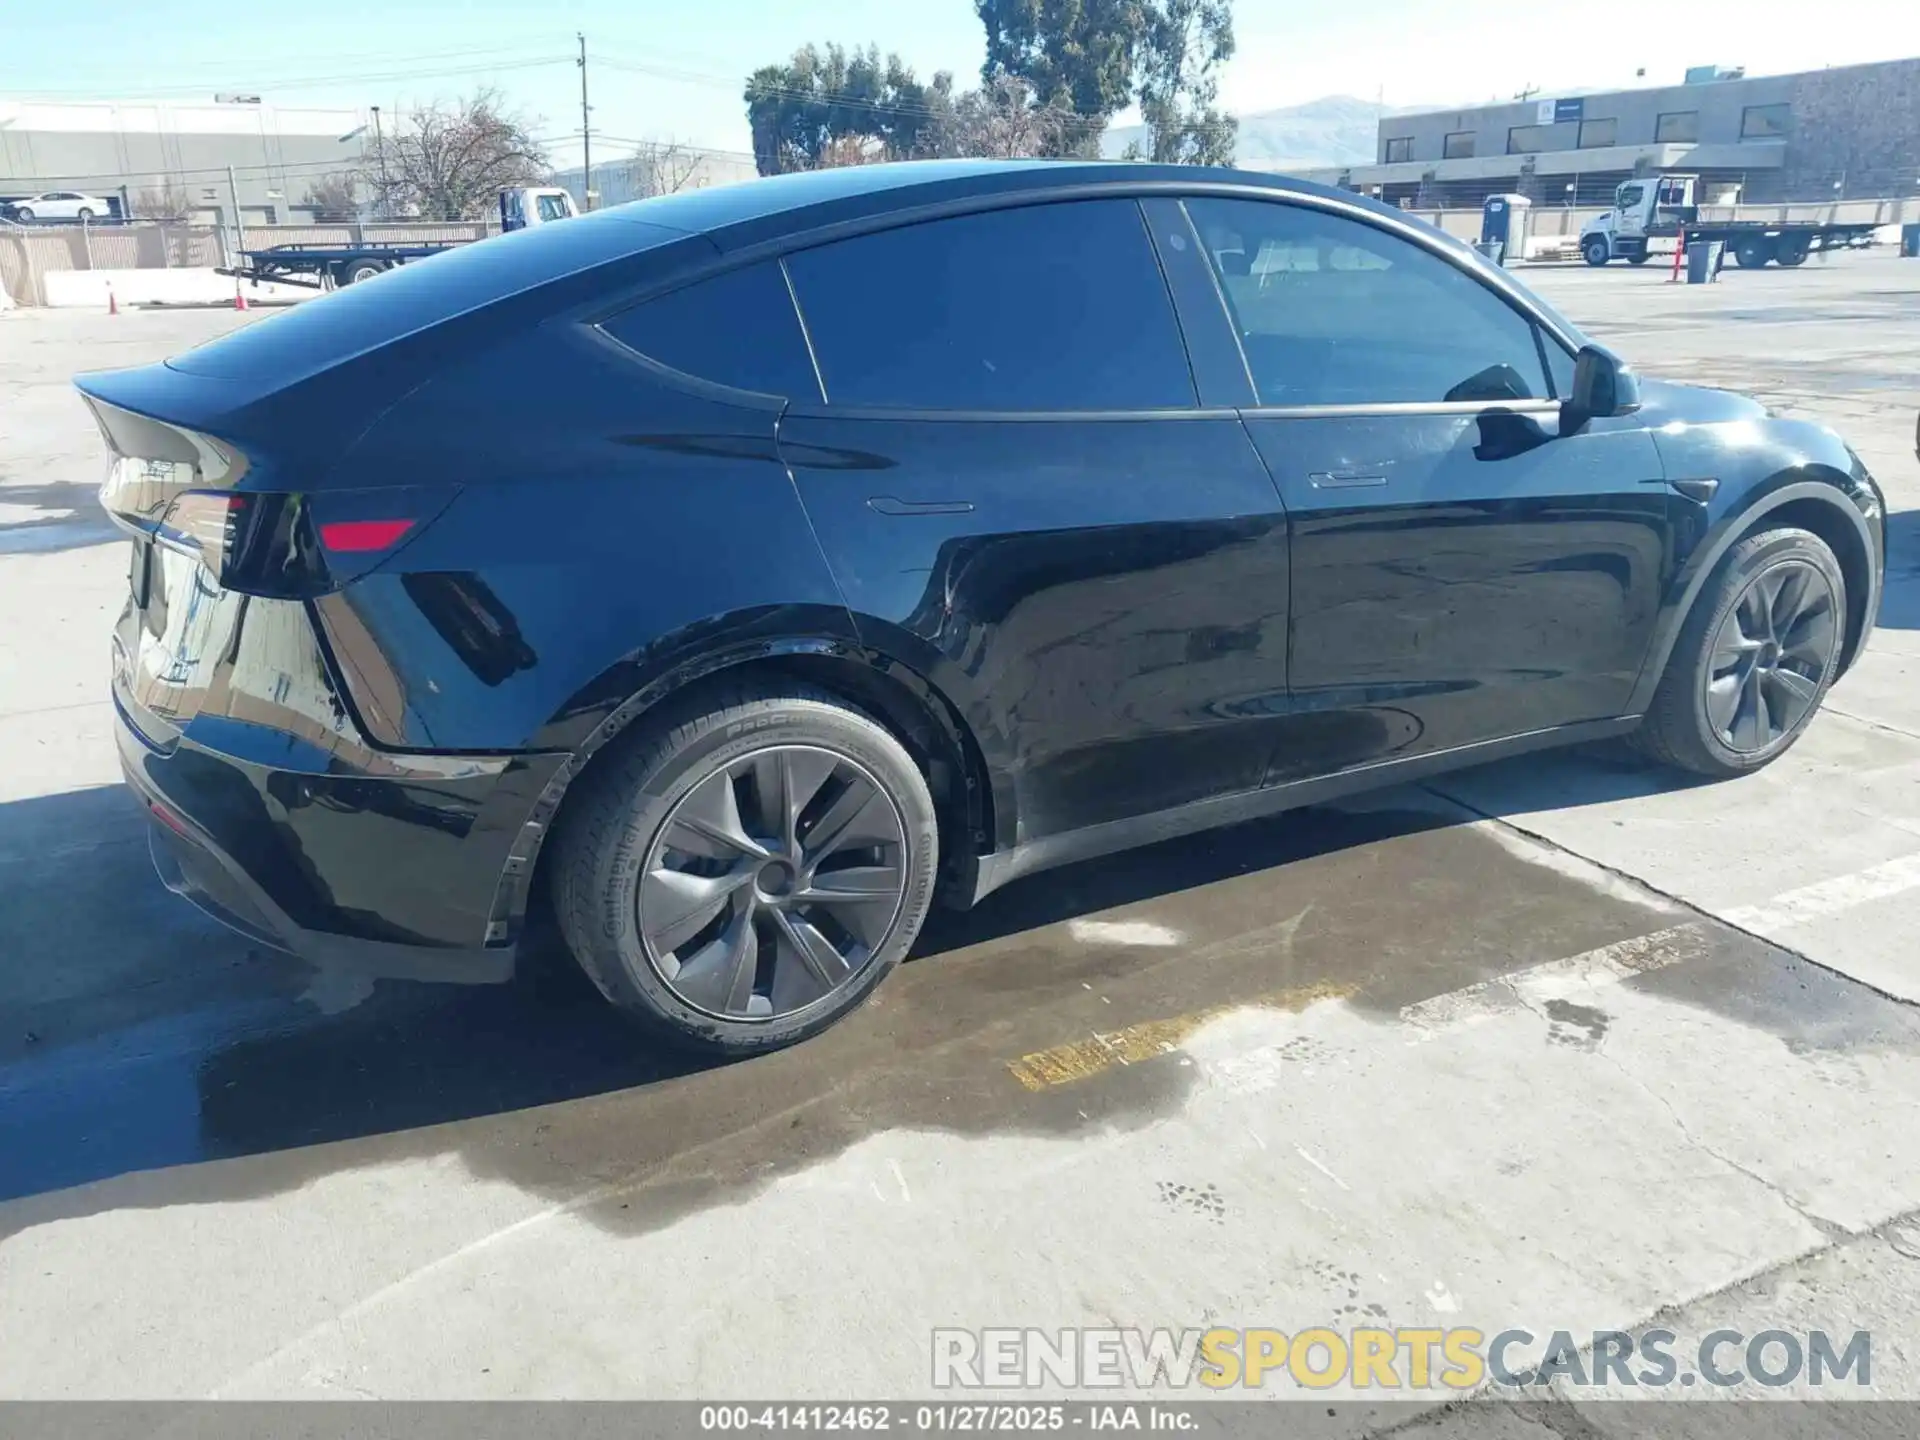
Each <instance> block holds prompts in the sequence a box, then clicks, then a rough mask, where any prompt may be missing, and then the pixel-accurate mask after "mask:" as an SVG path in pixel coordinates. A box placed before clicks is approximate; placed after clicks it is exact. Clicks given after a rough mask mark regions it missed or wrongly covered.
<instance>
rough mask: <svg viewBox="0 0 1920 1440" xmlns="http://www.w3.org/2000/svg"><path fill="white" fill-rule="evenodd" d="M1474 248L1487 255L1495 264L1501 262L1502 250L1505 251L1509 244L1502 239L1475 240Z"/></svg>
mask: <svg viewBox="0 0 1920 1440" xmlns="http://www.w3.org/2000/svg"><path fill="white" fill-rule="evenodd" d="M1473 248H1474V249H1476V250H1478V251H1479V252H1480V253H1481V254H1482V255H1484V256H1486V257H1487V259H1488V260H1490V261H1492V262H1493V263H1494V264H1495V265H1498V264H1499V263H1500V256H1501V252H1503V251H1504V250H1505V249H1506V248H1507V246H1506V242H1505V241H1502V240H1476V241H1474V242H1473Z"/></svg>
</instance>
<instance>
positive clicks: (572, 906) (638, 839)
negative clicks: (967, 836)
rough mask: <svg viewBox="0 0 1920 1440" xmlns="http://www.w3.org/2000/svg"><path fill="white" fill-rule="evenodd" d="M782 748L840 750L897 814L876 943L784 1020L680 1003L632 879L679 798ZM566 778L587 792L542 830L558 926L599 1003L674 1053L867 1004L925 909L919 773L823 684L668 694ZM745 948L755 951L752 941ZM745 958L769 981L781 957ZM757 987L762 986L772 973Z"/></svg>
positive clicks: (792, 1036) (738, 1051)
mask: <svg viewBox="0 0 1920 1440" xmlns="http://www.w3.org/2000/svg"><path fill="white" fill-rule="evenodd" d="M781 747H801V748H802V749H803V750H805V751H807V752H809V753H815V754H817V753H819V752H821V751H825V752H830V753H831V755H832V756H834V757H839V758H843V759H844V760H846V761H849V762H851V763H852V765H853V766H854V767H856V768H857V770H859V771H861V772H863V773H864V775H865V777H866V778H867V779H869V780H870V781H872V782H874V783H875V785H876V786H877V789H878V793H879V794H880V795H881V796H884V797H885V800H886V801H889V802H891V805H892V807H893V809H892V812H891V814H892V815H893V816H894V817H895V818H897V819H898V821H899V822H900V824H899V833H900V836H901V845H900V850H901V852H902V853H901V855H900V860H899V870H900V873H901V876H902V883H901V886H900V891H899V900H898V903H897V909H896V910H895V912H894V914H893V918H892V919H891V921H889V922H886V925H887V928H886V930H885V933H884V937H883V938H880V939H878V940H877V941H876V942H875V943H873V944H872V945H871V947H870V949H869V950H868V952H867V954H866V956H865V958H864V959H863V961H862V962H861V963H860V965H859V967H858V968H857V969H854V970H852V971H851V972H850V974H849V976H848V977H847V978H846V979H845V980H844V981H842V982H841V983H840V984H839V987H838V988H837V989H832V990H830V991H828V993H826V994H825V995H823V996H821V997H820V998H818V999H817V1000H814V1001H812V1002H811V1003H808V1004H806V1005H804V1006H802V1007H801V1008H798V1009H794V1010H791V1011H788V1012H787V1013H784V1014H782V1013H775V1014H772V1015H771V1016H769V1017H768V1018H759V1019H756V1018H747V1017H745V1016H742V1017H739V1018H731V1017H728V1016H723V1015H720V1014H716V1013H714V1012H713V1011H711V1010H707V1009H703V1008H701V1007H699V1006H697V1005H695V1004H692V1003H690V1002H689V1001H688V999H687V998H685V997H684V996H683V995H681V994H680V993H679V992H678V991H677V990H676V988H675V986H674V984H673V983H670V982H669V980H668V979H667V978H666V976H665V974H664V973H663V970H662V969H661V967H660V964H658V963H656V961H655V959H654V958H653V954H652V952H651V950H650V949H649V944H648V941H647V938H646V937H645V935H644V934H643V925H644V924H645V921H644V917H643V915H642V907H641V904H640V900H639V897H640V895H641V893H642V891H641V884H642V880H643V877H644V876H646V874H647V867H648V866H649V864H650V863H652V861H653V860H654V858H655V857H656V855H657V854H658V853H665V852H663V851H657V850H656V840H659V841H660V844H661V845H662V846H664V845H665V840H664V836H663V832H664V831H665V830H666V829H667V827H668V826H669V822H670V820H671V819H672V817H674V816H676V815H678V814H680V813H681V811H680V809H679V807H680V806H681V804H682V802H683V801H685V800H686V799H687V797H688V796H690V795H692V794H693V793H694V791H695V790H696V789H699V788H700V787H701V786H702V785H703V783H707V782H711V781H713V780H714V779H715V777H716V776H718V775H721V774H723V773H725V772H726V771H727V769H728V767H729V766H737V765H738V764H740V762H741V761H742V760H743V759H745V758H746V757H751V756H753V755H755V754H756V753H761V754H765V753H767V752H770V751H774V750H778V749H780V748H781ZM575 783H576V785H578V786H581V787H586V788H585V789H584V793H581V794H578V795H570V796H569V803H568V805H567V807H566V809H565V811H564V812H563V814H562V817H561V822H560V826H559V833H558V834H556V835H555V837H554V844H555V845H556V847H557V853H556V855H555V857H554V858H555V861H556V862H557V863H556V864H555V867H554V872H553V898H554V910H555V913H556V916H557V917H558V920H559V923H560V929H561V933H562V934H563V935H564V936H565V937H566V941H567V946H568V948H569V949H570V950H572V952H573V954H574V957H575V958H576V959H577V960H578V961H579V962H580V965H581V967H582V968H583V969H584V970H585V971H586V972H587V975H588V976H589V977H590V978H591V979H592V980H593V982H594V984H595V985H596V986H598V987H599V989H600V992H601V993H602V994H603V995H605V996H606V997H607V999H608V1000H610V1001H611V1002H613V1004H614V1005H616V1006H618V1007H619V1008H620V1009H621V1010H623V1011H625V1012H626V1013H627V1014H629V1015H631V1016H632V1017H634V1018H635V1019H636V1020H637V1021H639V1022H641V1024H642V1025H643V1026H644V1027H645V1028H647V1029H648V1030H650V1031H651V1032H653V1033H654V1034H655V1035H656V1036H657V1037H658V1038H661V1039H664V1040H666V1041H668V1042H669V1043H672V1044H674V1045H676V1046H679V1047H681V1048H684V1049H692V1050H697V1051H702V1052H705V1053H708V1054H721V1055H751V1054H759V1053H762V1052H765V1051H769V1050H777V1049H780V1048H782V1047H783V1046H787V1045H792V1044H795V1043H796V1042H798V1041H801V1040H804V1039H806V1038H808V1037H809V1036H812V1035H815V1034H818V1033H819V1032H820V1031H822V1030H824V1029H826V1028H827V1027H828V1026H829V1025H832V1024H834V1023H835V1022H836V1021H838V1020H840V1019H842V1018H844V1017H845V1016H846V1015H848V1014H849V1013H851V1012H852V1011H854V1010H856V1009H858V1008H859V1006H860V1005H861V1004H862V1003H864V1002H865V1001H866V999H867V997H868V996H869V995H871V994H872V992H873V990H874V987H875V986H877V985H878V984H879V983H880V982H881V981H882V980H883V979H885V978H886V976H887V974H888V972H890V971H891V970H892V969H893V967H894V966H895V965H897V964H898V963H899V962H900V959H901V957H902V956H904V955H905V954H906V952H907V949H908V947H910V946H911V945H912V944H913V942H914V939H915V938H916V937H917V936H918V935H919V933H920V927H921V925H922V923H923V922H924V921H925V920H926V917H927V912H928V910H929V909H930V908H931V906H932V904H933V898H934V889H935V880H936V877H937V875H938V872H939V849H940V846H939V829H938V823H937V819H936V816H935V812H934V805H933V797H932V796H931V795H930V794H929V793H928V790H927V783H926V780H925V778H924V777H923V776H922V775H921V773H920V771H919V769H918V767H917V766H916V765H915V764H914V762H913V759H912V757H911V756H910V755H909V754H908V753H907V751H906V750H905V749H904V748H903V747H902V746H901V744H900V742H899V741H898V740H896V739H895V738H894V737H893V735H892V734H891V733H889V732H888V731H887V730H886V729H884V728H883V727H882V726H880V725H879V724H877V723H876V722H875V721H874V720H873V719H871V718H870V717H868V716H867V715H865V714H863V713H861V712H859V711H857V710H854V709H852V708H851V707H849V706H847V705H846V704H844V703H843V702H841V701H840V700H838V699H836V698H834V697H833V696H830V695H827V694H824V693H822V692H819V691H816V690H812V689H808V688H805V687H803V686H798V685H794V686H784V687H781V688H780V689H778V690H751V689H743V688H733V689H725V690H720V691H717V692H708V693H707V694H706V695H705V696H704V697H703V698H701V699H698V700H694V701H690V702H687V703H682V704H680V705H677V706H676V705H673V704H672V702H669V706H668V707H667V708H664V709H663V711H662V713H660V714H659V715H657V716H655V717H653V718H651V719H650V720H642V721H640V722H639V723H638V724H637V725H636V727H635V730H634V731H633V732H632V733H630V734H629V735H627V736H623V737H622V739H621V740H620V741H617V742H616V748H615V749H614V750H612V751H610V752H608V753H607V754H606V755H604V756H602V757H601V759H600V760H599V761H598V762H597V763H596V765H595V767H594V768H593V770H592V771H590V772H589V773H588V774H586V775H583V776H582V777H581V778H580V779H579V780H578V781H576V782H575ZM723 783H724V782H723ZM748 863H749V865H751V864H753V863H756V862H748ZM754 883H755V886H757V884H758V882H757V881H756V882H754ZM805 883H809V884H810V883H812V882H811V880H807V881H806V882H805ZM729 903H731V902H729ZM717 920H718V917H716V923H717ZM728 923H729V925H730V924H731V922H728ZM745 923H746V924H747V925H749V926H752V925H753V924H755V922H754V921H753V920H751V919H749V920H748V921H746V922H745ZM755 944H756V953H757V951H758V948H759V946H760V944H761V942H755ZM758 963H759V964H760V965H761V966H762V969H763V973H766V974H767V975H769V976H771V968H772V966H773V965H775V964H776V963H780V962H779V961H778V960H777V959H776V957H775V956H774V954H773V953H772V952H771V951H770V952H769V953H768V955H767V956H766V957H765V958H764V959H762V960H760V961H759V962H758ZM749 968H751V967H749ZM742 973H745V972H744V971H743V972H742ZM755 983H756V988H758V985H759V982H758V981H756V982H755ZM766 986H767V988H768V990H769V991H771V990H772V988H773V982H772V980H771V978H769V979H768V980H767V981H766ZM755 998H756V999H758V998H759V997H758V996H756V997H755Z"/></svg>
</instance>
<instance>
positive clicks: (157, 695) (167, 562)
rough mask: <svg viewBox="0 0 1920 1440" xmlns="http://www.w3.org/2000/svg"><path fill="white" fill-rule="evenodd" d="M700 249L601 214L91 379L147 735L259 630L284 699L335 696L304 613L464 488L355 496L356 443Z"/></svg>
mask: <svg viewBox="0 0 1920 1440" xmlns="http://www.w3.org/2000/svg"><path fill="white" fill-rule="evenodd" d="M689 246H690V247H693V248H696V249H701V250H705V251H706V252H707V253H711V245H710V243H709V242H707V241H705V240H704V239H699V238H697V237H686V236H683V235H681V234H680V233H679V232H677V231H672V230H667V229H664V228H662V227H659V226H654V225H650V224H645V223H640V222H637V221H636V220H635V219H633V218H631V217H617V216H616V215H615V213H614V212H603V216H602V217H589V218H586V219H581V220H573V221H568V222H567V223H566V224H564V225H553V226H542V227H539V228H537V229H534V230H529V231H523V232H517V233H515V234H513V235H509V236H505V237H501V238H499V239H496V240H490V241H485V242H481V243H477V244H474V245H470V246H464V247H461V248H460V249H458V250H454V251H450V252H448V253H447V254H445V255H442V256H436V257H434V258H433V259H430V260H426V261H422V262H420V263H418V264H414V265H408V266H404V267H402V268H400V269H399V270H396V271H394V272H392V273H391V274H389V275H386V276H383V277H381V279H380V280H379V281H378V282H377V283H370V284H366V285H359V286H353V287H351V288H349V289H347V290H344V291H341V292H339V293H337V294H335V295H331V296H328V297H326V298H324V299H321V300H316V301H309V302H307V303H306V304H304V305H302V306H300V307H297V308H296V309H294V310H292V311H290V312H288V313H285V314H282V315H278V316H272V317H269V318H267V319H264V320H262V321H260V322H257V323H255V324H253V325H250V326H247V327H245V328H243V329H240V330H237V331H235V332H233V333H232V334H229V335H227V336H224V337H222V338H221V339H219V340H216V341H214V342H212V343H211V344H208V345H204V346H201V347H200V348H199V349H196V350H192V351H189V352H187V353H186V354H184V355H180V356H176V357H175V358H173V359H171V360H169V361H167V362H166V363H164V364H160V365H148V366H143V367H141V368H139V369H134V370H121V371H107V372H100V373H96V374H91V375H82V376H80V377H78V378H77V379H76V380H75V382H74V383H75V385H76V386H77V387H78V389H79V390H80V392H81V394H82V395H83V396H84V397H85V399H86V401H87V403H88V405H89V407H90V408H91V410H92V411H93V414H94V418H95V420H96V421H97V422H98V423H99V427H100V432H101V435H102V437H103V438H104V439H105V441H106V443H107V447H108V449H109V451H110V452H111V460H110V463H109V466H108V472H107V477H106V479H105V481H104V482H103V484H102V485H101V490H100V501H101V504H102V506H103V507H104V508H105V509H106V511H107V514H108V515H109V517H110V518H111V519H113V521H114V522H115V523H116V524H117V525H119V526H120V528H122V529H123V530H125V531H126V532H127V533H128V534H129V535H130V536H131V537H132V538H133V542H134V543H133V547H132V552H131V554H130V556H129V560H128V573H127V590H128V604H127V608H126V611H125V613H124V614H123V615H122V617H121V623H120V625H119V627H118V630H117V632H116V637H115V694H116V698H117V699H118V700H119V701H120V703H121V705H122V708H123V710H125V711H126V712H127V714H128V718H129V720H130V721H132V722H133V724H134V725H135V728H136V729H138V730H139V731H140V732H141V733H142V734H143V735H144V736H146V737H147V739H148V740H149V742H150V743H154V744H156V745H160V746H167V745H170V744H171V743H172V742H173V740H174V739H176V738H177V736H178V734H179V733H180V731H181V730H183V729H184V728H186V727H187V726H188V725H189V724H190V723H191V722H192V721H193V720H194V718H195V717H196V716H198V715H199V714H201V713H202V711H203V710H205V709H207V708H208V697H209V694H210V692H213V691H215V690H217V689H219V687H221V686H222V685H223V683H225V682H224V681H223V680H222V673H223V670H222V667H223V666H225V667H228V668H229V669H230V668H231V666H232V664H233V663H234V659H235V657H236V656H238V655H239V654H240V652H241V648H242V647H241V644H240V639H241V630H242V626H243V625H246V626H248V627H250V629H251V632H252V636H251V638H252V639H254V640H258V639H260V638H262V636H261V634H260V632H262V631H271V632H274V636H275V641H274V643H275V645H276V647H277V648H278V650H279V651H280V655H279V658H278V659H277V660H275V661H273V662H271V663H273V664H277V665H281V666H282V667H283V677H282V678H283V679H284V680H285V682H286V684H285V685H282V684H279V683H278V682H275V683H274V685H273V688H277V689H282V690H284V689H285V688H286V687H287V685H299V686H307V687H312V686H315V685H322V684H324V678H325V677H324V674H323V673H321V671H320V668H319V666H320V661H319V649H318V643H317V641H316V640H315V638H314V633H313V627H312V623H311V616H310V614H309V612H308V608H307V602H308V601H310V600H311V599H313V598H315V597H317V596H320V595H324V594H327V593H329V592H331V591H334V590H338V589H340V588H341V587H343V586H345V585H347V584H349V583H351V582H352V581H353V580H354V579H355V578H357V577H358V576H360V575H363V574H365V573H366V572H367V571H369V570H371V569H372V568H374V567H375V566H377V565H379V564H381V563H383V562H384V561H385V560H387V559H388V558H390V557H391V556H392V555H393V554H394V553H396V552H397V551H398V550H399V549H401V548H402V547H404V546H405V545H406V543H408V541H410V540H411V539H412V538H414V537H415V536H416V535H418V534H419V533H420V531H421V530H422V529H424V528H425V526H426V525H428V524H430V523H431V522H432V521H433V519H434V518H435V517H436V516H438V515H439V514H440V512H441V511H443V510H444V509H445V508H446V507H447V505H448V504H449V503H450V502H451V501H452V499H453V496H454V495H455V494H456V493H457V490H458V486H457V483H455V482H454V481H453V480H451V479H450V478H448V477H445V476H442V475H439V474H423V475H421V476H420V483H417V484H411V483H410V484H405V485H392V484H384V485H378V486H372V487H369V486H366V485H365V484H364V482H362V483H361V484H358V485H357V484H356V483H355V475H356V469H355V467H354V466H353V465H352V464H351V463H349V460H350V456H351V455H352V452H353V449H354V446H355V445H356V444H357V443H358V442H359V440H360V439H361V438H362V437H363V436H364V435H365V434H366V433H367V431H368V430H369V429H370V428H371V427H372V426H373V425H374V424H375V422H376V421H378V420H379V419H380V417H381V416H382V415H384V414H385V413H386V412H387V411H388V410H389V409H390V408H391V407H392V406H393V405H395V404H396V403H398V402H399V401H400V400H402V399H403V398H404V397H406V396H407V395H408V394H410V393H412V392H413V391H414V390H416V389H417V388H418V387H419V386H421V385H422V384H424V383H425V382H426V381H428V380H430V379H431V378H432V377H433V376H434V375H435V374H437V373H438V372H439V371H440V370H442V369H443V368H445V367H446V366H448V365H449V364H451V363H453V362H455V361H457V360H458V359H460V358H462V357H464V356H466V355H469V354H471V353H472V352H473V350H474V349H475V348H476V347H479V346H484V345H489V344H492V343H496V342H497V341H499V340H501V339H503V338H509V337H511V335H512V334H513V333H515V331H516V330H517V329H518V328H520V327H524V326H526V325H530V324H537V323H538V322H539V321H540V320H541V319H543V318H545V317H546V316H547V315H550V314H552V313H554V312H555V311H560V310H565V309H567V308H568V307H570V306H572V305H574V304H577V303H579V302H580V301H582V300H583V299H590V298H592V297H593V296H595V295H596V294H603V293H606V291H608V290H609V289H614V288H617V287H618V286H620V285H622V284H624V283H628V276H629V275H633V276H639V275H643V274H644V273H646V271H647V269H649V268H650V267H651V266H652V265H654V264H658V263H660V260H661V258H663V257H662V256H659V255H655V254H652V253H651V252H678V251H681V250H683V249H684V248H686V247H689ZM246 648H247V649H248V650H249V651H252V650H256V649H257V648H258V647H257V645H253V644H250V645H249V646H247V647H246ZM325 699H326V697H325V696H317V697H315V698H314V700H313V703H315V704H320V703H325ZM212 708H213V709H214V710H215V711H216V712H217V711H221V710H222V709H224V708H225V707H224V706H223V705H221V704H215V705H214V706H213V707H212Z"/></svg>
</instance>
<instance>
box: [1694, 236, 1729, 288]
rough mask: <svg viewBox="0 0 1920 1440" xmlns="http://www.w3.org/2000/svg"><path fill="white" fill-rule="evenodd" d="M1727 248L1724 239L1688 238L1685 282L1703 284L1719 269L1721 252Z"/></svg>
mask: <svg viewBox="0 0 1920 1440" xmlns="http://www.w3.org/2000/svg"><path fill="white" fill-rule="evenodd" d="M1726 248H1727V242H1726V241H1724V240H1689V241H1688V242H1687V284H1689V285H1705V284H1706V283H1707V282H1708V281H1710V280H1712V279H1713V278H1714V277H1715V274H1716V273H1717V272H1718V270H1719V269H1720V255H1721V252H1722V251H1724V250H1725V249H1726Z"/></svg>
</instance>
